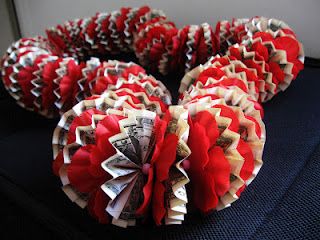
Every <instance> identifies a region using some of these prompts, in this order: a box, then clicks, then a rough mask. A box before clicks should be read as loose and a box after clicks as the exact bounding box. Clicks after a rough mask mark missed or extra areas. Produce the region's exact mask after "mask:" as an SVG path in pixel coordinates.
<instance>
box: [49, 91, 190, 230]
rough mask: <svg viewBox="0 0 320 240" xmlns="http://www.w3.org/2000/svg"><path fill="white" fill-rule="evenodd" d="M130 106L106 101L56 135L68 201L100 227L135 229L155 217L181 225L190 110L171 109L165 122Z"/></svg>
mask: <svg viewBox="0 0 320 240" xmlns="http://www.w3.org/2000/svg"><path fill="white" fill-rule="evenodd" d="M129 100H130V98H129V97H128V98H127V99H126V100H124V99H123V100H117V101H114V100H112V99H110V98H108V97H103V96H102V97H98V98H95V99H92V100H84V101H82V102H80V103H78V104H77V105H76V106H74V107H73V108H72V109H71V110H69V111H68V112H66V113H65V114H64V115H63V116H62V119H61V120H60V122H59V124H58V126H57V128H56V130H55V132H54V136H53V150H54V158H55V160H54V163H53V167H54V172H55V174H57V175H58V176H60V179H61V181H62V184H63V187H62V189H63V191H64V192H65V193H66V194H67V195H68V197H69V198H70V199H71V200H72V201H73V202H75V203H77V204H78V205H79V206H81V207H85V206H87V207H88V209H89V211H90V213H91V214H92V215H93V216H94V217H96V218H97V219H98V220H99V221H100V222H102V223H108V222H109V220H110V221H111V222H112V223H113V224H115V225H118V226H122V227H127V226H130V225H135V224H136V221H141V220H145V219H146V218H147V217H148V216H147V213H148V212H149V210H152V216H153V219H154V221H155V222H156V224H161V223H162V222H164V223H166V224H174V223H181V221H183V219H184V214H185V213H186V211H187V210H186V203H187V201H188V200H187V195H186V189H185V185H186V184H187V183H188V182H189V179H188V176H187V174H186V173H185V171H184V170H183V168H182V162H183V161H184V159H186V158H187V157H188V156H189V155H190V149H189V148H188V146H187V144H186V140H187V138H188V133H189V126H188V124H187V117H188V115H187V111H186V110H184V109H183V108H182V107H178V106H177V107H171V108H169V110H168V111H167V112H166V114H165V115H164V117H163V118H162V119H161V118H160V117H159V116H158V115H157V114H156V113H155V112H151V111H148V110H145V109H142V108H143V106H139V105H135V104H132V103H130V101H129ZM140 107H141V108H140ZM111 218H112V220H111Z"/></svg>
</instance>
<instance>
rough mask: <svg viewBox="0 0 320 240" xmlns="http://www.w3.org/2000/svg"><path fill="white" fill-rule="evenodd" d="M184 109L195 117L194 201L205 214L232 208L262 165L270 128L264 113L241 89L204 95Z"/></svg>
mask: <svg viewBox="0 0 320 240" xmlns="http://www.w3.org/2000/svg"><path fill="white" fill-rule="evenodd" d="M193 93H194V92H192V93H191V95H192V94H193ZM186 99H187V98H186ZM186 99H185V100H186ZM184 107H185V108H186V109H188V112H189V115H190V118H189V125H190V134H189V139H188V146H189V148H190V150H191V155H190V157H189V158H188V160H189V162H190V168H189V171H187V173H188V175H189V177H190V181H191V182H190V186H191V192H192V198H193V203H194V205H195V206H196V207H197V208H198V209H200V210H201V211H203V212H208V211H210V210H214V209H217V210H220V209H223V208H225V207H228V206H230V205H231V203H232V202H234V201H235V200H237V199H238V198H239V196H240V194H241V192H242V191H243V190H244V189H245V187H246V186H247V185H249V184H250V183H251V181H252V180H253V179H254V177H255V176H256V175H257V174H258V172H259V170H260V168H261V166H262V153H263V148H264V143H265V126H264V123H263V122H262V120H261V113H260V111H259V110H258V109H255V107H254V103H253V102H252V101H250V100H248V95H247V94H246V93H244V92H243V91H242V90H240V89H237V88H235V89H232V90H230V89H225V88H223V87H213V88H211V89H207V90H204V91H202V92H201V91H200V92H199V94H198V95H196V96H195V97H193V98H192V100H188V102H187V103H185V104H184Z"/></svg>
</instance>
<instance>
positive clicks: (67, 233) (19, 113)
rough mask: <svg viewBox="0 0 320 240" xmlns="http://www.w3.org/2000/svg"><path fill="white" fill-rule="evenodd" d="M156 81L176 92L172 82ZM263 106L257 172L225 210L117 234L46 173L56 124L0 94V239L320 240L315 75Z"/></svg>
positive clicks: (319, 78)
mask: <svg viewBox="0 0 320 240" xmlns="http://www.w3.org/2000/svg"><path fill="white" fill-rule="evenodd" d="M162 79H164V80H163V82H164V83H165V84H166V85H168V86H169V88H170V90H172V91H174V92H176V90H177V87H178V83H177V80H174V78H172V77H171V78H169V79H170V80H165V78H162ZM175 97H176V96H175ZM264 107H265V118H264V122H265V124H266V130H267V142H266V145H265V151H264V156H263V161H264V165H263V167H262V169H261V171H260V173H259V174H258V176H257V177H256V179H255V180H254V181H253V182H252V184H251V185H250V186H249V187H248V188H247V189H246V190H245V191H244V192H243V194H242V196H241V198H240V199H239V200H238V201H237V202H235V203H234V204H233V205H232V207H230V208H227V209H225V210H222V211H220V212H214V213H212V214H209V215H207V216H201V215H200V214H188V215H187V219H186V221H185V222H184V224H183V225H181V226H163V227H158V228H157V227H154V226H142V227H134V228H129V229H119V228H117V227H114V226H105V225H100V224H98V223H96V221H95V220H94V219H92V218H91V217H90V216H89V215H88V213H87V211H85V210H81V209H80V208H79V207H77V206H76V205H75V204H73V203H71V202H70V201H69V199H67V197H66V196H65V195H64V193H63V192H62V191H61V190H60V185H61V184H60V181H59V179H57V178H56V177H55V176H54V175H53V174H52V171H51V163H52V150H51V136H52V131H53V129H54V128H55V125H56V123H57V121H58V119H53V120H47V119H44V118H42V117H40V116H38V115H37V114H34V113H31V112H28V111H26V110H24V109H22V108H20V107H19V106H17V105H16V104H15V102H14V101H13V100H12V99H11V98H10V97H9V96H8V95H7V94H6V93H5V92H4V90H1V98H0V112H1V117H0V173H1V179H0V199H1V200H0V224H1V226H0V236H6V237H8V238H9V239H11V238H14V237H20V236H26V237H27V236H28V237H30V236H35V235H34V234H40V233H41V234H47V235H46V236H47V237H48V236H49V237H50V238H52V239H55V238H60V239H62V238H66V239H126V238H129V237H130V238H133V239H136V238H140V239H320V205H319V202H320V201H319V200H320V147H319V142H320V69H316V68H306V69H305V70H304V71H303V72H301V74H300V75H299V76H298V78H297V79H296V80H295V81H294V82H293V84H292V85H291V86H290V87H289V88H288V89H287V91H286V92H283V93H280V94H279V95H278V96H276V97H275V98H274V99H272V100H271V101H270V102H268V103H266V104H265V105H264ZM6 206H7V207H6ZM12 216H15V218H14V219H12ZM25 234H26V235H25Z"/></svg>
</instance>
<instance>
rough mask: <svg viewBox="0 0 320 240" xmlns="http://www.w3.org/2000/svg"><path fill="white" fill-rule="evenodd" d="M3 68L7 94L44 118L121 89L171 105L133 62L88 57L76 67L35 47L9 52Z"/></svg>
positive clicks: (163, 90) (160, 87)
mask: <svg viewBox="0 0 320 240" xmlns="http://www.w3.org/2000/svg"><path fill="white" fill-rule="evenodd" d="M3 66H4V68H3V72H4V74H3V76H4V78H3V81H4V83H5V86H6V88H7V89H8V91H9V93H10V94H11V95H12V96H13V97H14V98H15V99H16V100H17V101H18V103H19V104H20V105H21V106H23V107H25V108H27V109H30V110H33V111H36V112H39V113H40V114H42V115H44V116H46V117H54V116H57V115H58V113H60V114H62V113H64V112H65V111H67V110H69V109H70V108H71V107H72V106H73V105H75V104H76V103H78V102H79V101H81V100H84V99H85V98H86V97H89V96H92V95H94V94H102V93H103V92H105V91H106V90H113V91H116V90H119V89H122V88H126V89H130V90H131V92H132V93H135V94H137V93H140V95H141V94H142V95H143V94H145V95H147V96H148V97H149V98H150V99H152V101H158V102H159V104H161V105H163V106H164V108H166V106H168V105H170V104H171V95H170V93H169V91H168V90H167V89H166V87H165V86H164V85H163V84H162V83H161V82H160V81H158V80H156V79H155V78H154V77H152V76H150V75H147V74H146V73H145V70H144V69H143V68H142V67H140V66H139V65H137V64H135V63H132V62H130V63H124V62H119V61H111V60H109V61H107V62H100V60H99V59H97V58H91V59H90V60H88V61H87V62H85V63H80V64H78V62H77V61H76V60H75V59H73V58H64V59H62V58H59V57H56V56H51V55H50V54H49V53H48V52H47V51H45V50H42V49H40V50H39V48H37V47H24V48H20V49H18V50H15V51H14V52H12V53H10V55H8V56H7V58H6V60H5V61H4V63H3Z"/></svg>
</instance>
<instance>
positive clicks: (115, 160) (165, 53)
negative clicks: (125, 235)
mask: <svg viewBox="0 0 320 240" xmlns="http://www.w3.org/2000/svg"><path fill="white" fill-rule="evenodd" d="M46 33H47V38H44V37H34V38H23V39H20V40H18V41H17V42H15V43H13V44H12V45H11V46H10V47H9V48H8V50H7V52H6V53H5V54H4V56H3V58H2V61H1V69H2V79H3V83H4V86H5V88H6V89H7V91H8V92H9V94H10V95H11V96H12V97H13V98H14V99H15V100H16V101H17V103H18V104H19V105H20V106H22V107H24V108H26V109H28V110H31V111H35V112H38V113H39V114H41V115H43V116H46V117H55V116H58V115H59V114H60V115H61V119H60V121H59V123H58V125H57V127H56V129H55V131H54V133H53V139H52V141H53V142H52V144H53V157H54V161H53V171H54V173H55V175H57V176H58V177H59V178H60V179H61V182H62V190H63V191H64V192H65V194H66V195H67V196H68V197H69V199H70V200H71V201H72V202H74V203H76V204H77V205H79V206H80V207H82V208H85V207H87V209H88V211H89V213H90V214H91V215H92V216H93V217H94V218H96V219H97V220H98V221H99V222H100V223H112V224H114V225H117V226H120V227H128V226H134V225H137V224H143V223H145V222H150V221H153V222H154V223H155V224H156V225H161V224H181V223H182V222H183V220H184V217H185V215H186V214H187V212H189V211H195V210H196V211H201V212H203V213H209V212H211V211H214V210H221V209H224V208H226V207H229V206H231V204H232V203H233V202H234V201H236V200H237V199H238V198H239V197H240V195H241V193H242V192H243V191H244V190H245V189H246V187H247V186H248V185H249V184H250V183H251V182H252V180H253V179H254V178H255V177H256V176H257V174H258V172H259V170H260V168H261V166H262V163H263V162H262V155H263V148H264V144H265V141H266V132H265V126H264V123H263V121H262V119H263V108H262V106H261V103H263V102H266V101H268V100H270V99H271V98H273V97H274V96H275V95H276V94H278V93H279V92H280V91H283V90H285V89H286V88H287V87H288V86H289V85H290V84H291V82H292V81H293V80H294V79H295V78H296V77H297V75H298V73H299V72H300V71H301V70H302V69H303V63H304V52H303V47H302V44H301V43H300V42H299V40H298V39H297V37H296V35H295V33H294V32H293V30H292V29H291V28H290V27H289V26H288V25H287V24H286V23H284V22H282V21H280V20H276V19H273V18H270V19H269V18H264V17H253V18H250V19H233V20H232V22H229V21H219V22H218V23H217V24H216V26H215V27H213V26H210V25H209V24H208V23H203V24H201V25H187V26H184V27H183V28H181V29H178V28H176V26H175V24H174V23H173V22H171V21H169V20H168V19H167V18H166V16H165V15H164V13H163V12H162V11H159V10H155V9H150V8H149V7H146V6H145V7H141V8H121V9H120V10H118V11H114V12H112V13H110V14H107V13H98V14H96V15H95V16H93V17H89V18H84V19H76V20H73V21H67V22H65V23H64V24H62V25H58V26H56V27H52V28H49V29H47V31H46ZM129 52H134V54H135V55H136V57H137V58H138V60H139V62H140V64H141V65H142V66H143V67H145V68H146V70H150V71H153V72H157V71H158V72H160V73H161V74H163V75H166V74H168V73H172V72H173V73H175V74H177V76H179V74H182V75H183V74H184V76H183V78H182V80H181V82H180V88H179V93H180V97H179V102H178V105H175V106H173V105H172V98H171V95H170V92H169V91H168V90H167V88H166V87H165V85H164V84H163V83H162V82H161V81H158V80H157V79H155V78H154V77H153V76H151V75H148V74H147V71H146V70H145V69H144V68H143V67H141V66H139V65H137V64H135V63H133V62H129V63H125V62H121V61H116V60H107V61H102V60H100V59H102V58H104V59H105V57H106V56H110V55H112V54H118V53H129Z"/></svg>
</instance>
